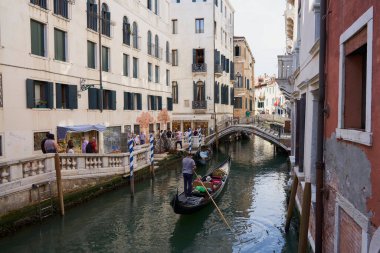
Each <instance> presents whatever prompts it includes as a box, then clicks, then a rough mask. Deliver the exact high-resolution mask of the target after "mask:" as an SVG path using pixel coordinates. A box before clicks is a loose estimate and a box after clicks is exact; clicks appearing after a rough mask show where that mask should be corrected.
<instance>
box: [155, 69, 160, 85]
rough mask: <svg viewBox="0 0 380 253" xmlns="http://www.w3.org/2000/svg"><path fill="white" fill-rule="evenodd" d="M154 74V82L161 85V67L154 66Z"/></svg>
mask: <svg viewBox="0 0 380 253" xmlns="http://www.w3.org/2000/svg"><path fill="white" fill-rule="evenodd" d="M154 73H155V77H154V82H155V83H159V82H160V67H159V66H154Z"/></svg>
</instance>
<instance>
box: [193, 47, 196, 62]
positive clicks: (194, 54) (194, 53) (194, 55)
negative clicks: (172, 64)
mask: <svg viewBox="0 0 380 253" xmlns="http://www.w3.org/2000/svg"><path fill="white" fill-rule="evenodd" d="M195 57H196V51H195V49H193V64H195Z"/></svg>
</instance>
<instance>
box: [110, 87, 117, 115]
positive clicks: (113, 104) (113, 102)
mask: <svg viewBox="0 0 380 253" xmlns="http://www.w3.org/2000/svg"><path fill="white" fill-rule="evenodd" d="M110 95H111V99H110V100H109V101H110V108H111V110H116V91H115V90H111V94H110Z"/></svg>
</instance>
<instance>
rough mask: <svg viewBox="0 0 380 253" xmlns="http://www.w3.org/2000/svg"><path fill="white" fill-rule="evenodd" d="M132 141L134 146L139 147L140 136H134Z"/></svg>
mask: <svg viewBox="0 0 380 253" xmlns="http://www.w3.org/2000/svg"><path fill="white" fill-rule="evenodd" d="M133 140H134V142H135V145H136V146H138V145H140V136H139V135H138V134H136V136H135V138H134V139H133Z"/></svg>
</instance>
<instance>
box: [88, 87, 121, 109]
mask: <svg viewBox="0 0 380 253" xmlns="http://www.w3.org/2000/svg"><path fill="white" fill-rule="evenodd" d="M100 97H102V98H103V106H101V103H100ZM88 109H90V110H96V109H104V110H116V91H114V90H103V94H101V91H100V89H96V88H89V89H88Z"/></svg>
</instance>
